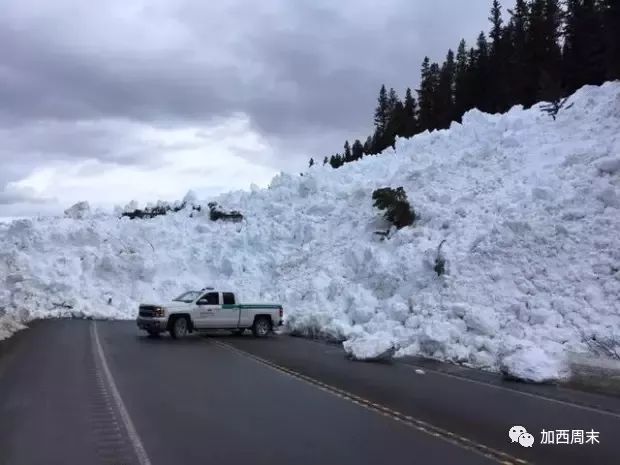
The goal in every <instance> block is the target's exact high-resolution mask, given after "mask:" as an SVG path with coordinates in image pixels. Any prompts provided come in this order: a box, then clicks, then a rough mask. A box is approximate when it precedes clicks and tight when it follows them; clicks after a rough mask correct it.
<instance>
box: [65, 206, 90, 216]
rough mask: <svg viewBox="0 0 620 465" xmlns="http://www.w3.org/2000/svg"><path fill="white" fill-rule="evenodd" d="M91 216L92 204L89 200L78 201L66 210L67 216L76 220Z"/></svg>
mask: <svg viewBox="0 0 620 465" xmlns="http://www.w3.org/2000/svg"><path fill="white" fill-rule="evenodd" d="M88 216H90V205H89V203H88V202H86V201H84V202H78V203H76V204H75V205H73V206H71V207H69V208H67V209H66V210H65V217H66V218H73V219H74V220H83V219H84V218H87V217H88Z"/></svg>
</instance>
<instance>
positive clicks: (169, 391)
mask: <svg viewBox="0 0 620 465" xmlns="http://www.w3.org/2000/svg"><path fill="white" fill-rule="evenodd" d="M421 365H423V362H421V361H416V360H413V359H409V360H404V361H400V362H398V363H390V364H376V363H360V362H351V361H349V360H347V359H346V358H345V357H344V355H343V353H342V351H341V350H340V348H339V347H337V346H333V345H329V344H325V343H320V342H314V341H308V340H304V339H298V338H290V337H284V336H275V337H271V338H268V339H264V340H258V339H254V338H253V337H251V336H244V337H229V336H207V337H205V336H197V337H189V338H187V339H185V340H181V341H174V340H171V339H170V338H168V337H162V338H158V339H151V338H147V337H145V336H144V335H142V334H141V333H139V332H138V331H137V329H136V328H135V326H134V324H133V323H131V322H96V323H95V322H93V321H82V320H55V321H41V322H36V323H34V324H33V326H32V328H30V329H28V330H26V331H22V332H20V333H18V334H17V335H15V336H14V337H12V338H11V339H9V340H8V341H3V342H0V465H22V464H24V465H30V464H45V465H53V464H59V465H60V464H63V465H65V464H80V465H81V464H93V465H97V464H114V465H129V464H140V465H182V464H218V465H225V464H269V465H278V464H295V465H303V464H308V465H318V464H320V465H329V464H343V465H347V464H355V465H359V464H441V465H450V464H458V465H467V464H487V463H488V464H492V463H514V464H523V463H541V464H546V463H549V464H556V463H557V464H594V463H596V464H610V465H611V464H617V463H619V459H618V457H620V441H618V439H617V437H616V436H617V434H618V432H620V399H617V398H610V397H605V396H600V395H594V394H586V393H580V392H576V391H570V390H566V389H560V388H557V387H550V386H549V387H546V386H528V385H520V384H516V383H506V382H501V381H499V380H498V379H497V378H494V377H492V376H487V375H485V376H481V375H480V374H479V373H477V372H473V371H472V372H468V371H467V370H461V371H459V370H454V369H452V368H450V367H449V366H441V365H428V364H427V365H423V366H421ZM420 367H421V368H422V369H423V371H420ZM513 425H521V426H524V427H525V428H526V429H527V430H528V431H529V432H530V433H532V435H533V436H534V437H535V441H536V442H535V444H534V445H533V446H532V447H531V448H524V447H522V446H521V445H519V444H517V443H514V444H513V443H511V442H510V439H509V438H508V430H509V428H510V427H511V426H513ZM543 429H545V430H558V429H559V430H573V429H580V430H586V431H590V430H594V431H596V432H598V433H599V441H600V443H599V444H583V445H577V444H573V445H564V444H556V445H542V444H540V439H541V431H542V430H543Z"/></svg>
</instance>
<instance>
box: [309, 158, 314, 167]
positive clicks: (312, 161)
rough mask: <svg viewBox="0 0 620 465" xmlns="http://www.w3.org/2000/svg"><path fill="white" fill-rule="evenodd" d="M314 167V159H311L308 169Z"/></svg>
mask: <svg viewBox="0 0 620 465" xmlns="http://www.w3.org/2000/svg"><path fill="white" fill-rule="evenodd" d="M313 165H314V158H311V159H310V163H308V168H312V166H313Z"/></svg>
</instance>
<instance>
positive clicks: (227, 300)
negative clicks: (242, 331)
mask: <svg viewBox="0 0 620 465" xmlns="http://www.w3.org/2000/svg"><path fill="white" fill-rule="evenodd" d="M222 302H223V303H224V305H223V306H222V310H221V312H222V316H221V321H222V324H224V325H226V326H225V327H226V328H237V327H238V326H239V312H240V310H239V307H238V306H237V305H236V304H237V302H235V294H233V293H232V292H222Z"/></svg>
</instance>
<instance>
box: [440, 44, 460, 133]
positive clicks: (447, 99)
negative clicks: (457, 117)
mask: <svg viewBox="0 0 620 465" xmlns="http://www.w3.org/2000/svg"><path fill="white" fill-rule="evenodd" d="M455 74H456V63H455V62H454V52H453V51H452V50H448V55H447V56H446V61H445V62H444V64H443V65H442V67H441V71H440V72H439V82H438V87H437V108H436V109H435V113H436V118H437V127H438V128H441V129H446V128H448V127H450V123H451V122H452V120H453V116H454V78H455Z"/></svg>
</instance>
